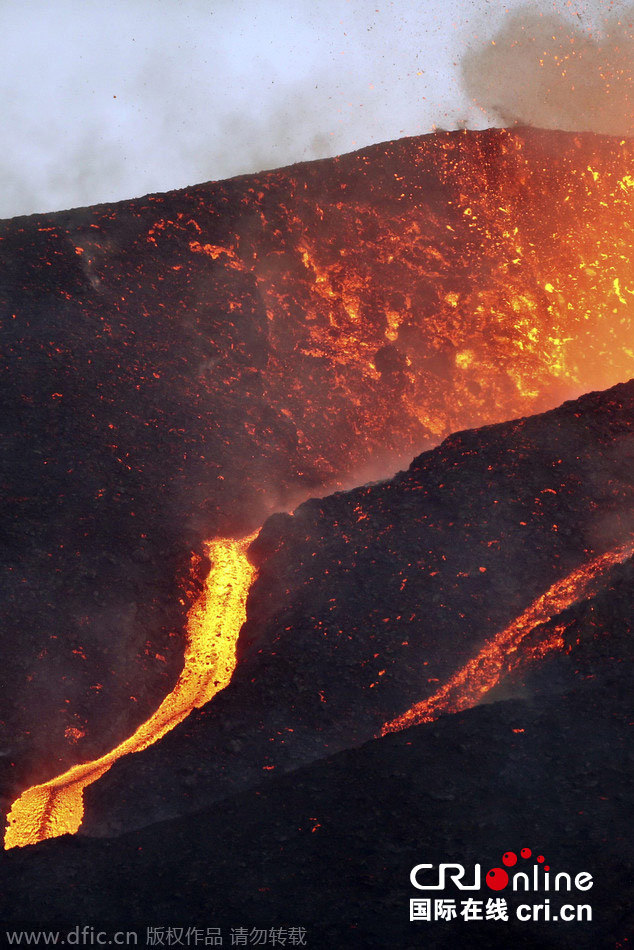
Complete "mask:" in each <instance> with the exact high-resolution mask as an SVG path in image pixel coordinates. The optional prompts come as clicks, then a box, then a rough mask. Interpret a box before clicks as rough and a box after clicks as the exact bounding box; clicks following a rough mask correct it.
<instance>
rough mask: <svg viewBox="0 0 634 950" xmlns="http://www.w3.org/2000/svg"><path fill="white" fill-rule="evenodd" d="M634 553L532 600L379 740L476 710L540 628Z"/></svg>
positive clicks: (626, 548) (613, 554) (620, 554)
mask: <svg viewBox="0 0 634 950" xmlns="http://www.w3.org/2000/svg"><path fill="white" fill-rule="evenodd" d="M633 553H634V543H632V542H630V543H628V544H624V545H622V546H621V547H618V548H614V549H613V550H611V551H607V552H606V553H605V554H601V555H600V556H599V557H596V558H595V559H594V560H593V561H590V562H589V563H588V564H583V565H582V566H581V567H578V568H577V569H576V570H574V571H572V572H571V573H570V574H568V575H567V576H566V577H564V578H562V579H561V580H559V581H557V582H556V583H555V584H553V585H552V587H549V588H548V590H547V591H546V593H544V594H542V595H541V597H538V598H537V600H534V601H533V603H532V604H531V605H530V607H528V608H527V609H526V610H525V611H524V613H522V614H520V616H519V617H517V619H516V620H514V621H513V623H512V624H510V625H509V626H508V627H506V628H505V629H504V630H502V631H501V632H500V633H498V634H497V636H495V637H494V638H493V639H492V640H490V641H489V642H487V643H485V645H484V646H483V647H482V649H481V650H480V652H479V653H478V655H477V656H476V657H474V658H473V659H472V660H469V662H468V663H466V664H465V665H464V666H463V667H462V669H460V670H458V672H457V673H454V675H453V676H452V677H451V678H450V679H449V680H448V681H447V682H446V683H445V684H444V686H441V688H440V689H439V690H437V692H435V693H434V694H433V695H432V696H430V697H429V698H428V699H425V700H422V701H421V702H420V703H416V704H415V705H414V706H412V707H411V709H408V710H407V712H404V713H403V714H402V715H401V716H397V717H396V719H392V720H391V721H390V722H386V723H385V725H384V726H383V729H382V730H381V735H383V736H384V735H386V734H387V733H388V732H399V731H400V730H401V729H407V728H409V726H416V725H418V724H419V723H422V722H433V720H434V719H437V718H438V716H440V715H441V714H442V713H456V712H460V711H461V710H462V709H469V707H471V706H475V705H477V703H479V702H480V700H481V699H482V697H483V696H484V695H485V694H486V693H488V692H489V690H490V689H492V688H493V687H494V686H496V685H497V683H498V682H499V680H500V677H501V676H502V674H503V673H504V671H505V669H506V668H507V667H508V665H509V664H510V665H511V666H517V665H519V663H513V662H512V661H511V660H510V655H511V654H513V653H515V652H516V651H517V650H518V648H519V646H520V644H521V643H522V640H523V639H524V638H525V637H527V636H528V635H529V634H530V633H531V632H532V631H533V630H534V629H535V627H537V626H538V625H539V624H543V623H547V622H548V621H549V620H551V619H552V617H555V616H557V614H559V613H561V611H562V610H565V609H566V608H567V607H570V606H571V605H572V604H575V603H577V602H578V601H580V600H582V599H584V598H585V597H588V596H589V595H590V593H591V591H592V582H593V581H594V580H596V578H598V577H601V576H602V575H603V574H605V573H607V571H609V570H610V568H611V567H613V566H614V565H615V564H620V563H621V562H622V561H624V560H626V558H628V557H631V556H632V554H633ZM556 646H558V647H559V648H561V646H563V641H562V639H561V636H560V635H559V632H558V631H557V632H556V635H555V636H554V637H553V638H552V639H551V640H550V641H547V640H544V641H543V642H542V644H541V647H542V649H541V654H542V655H543V654H544V653H546V652H548V650H549V649H553V648H555V647H556ZM539 655H540V650H539V648H537V649H536V648H534V647H533V648H532V649H529V650H528V653H527V658H528V659H531V658H534V657H535V656H539Z"/></svg>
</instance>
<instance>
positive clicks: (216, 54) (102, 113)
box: [0, 0, 631, 217]
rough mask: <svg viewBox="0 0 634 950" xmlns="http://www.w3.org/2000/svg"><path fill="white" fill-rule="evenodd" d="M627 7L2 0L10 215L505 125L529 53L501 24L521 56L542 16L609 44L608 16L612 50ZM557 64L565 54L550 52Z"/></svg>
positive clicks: (432, 1) (602, 0)
mask: <svg viewBox="0 0 634 950" xmlns="http://www.w3.org/2000/svg"><path fill="white" fill-rule="evenodd" d="M628 10H631V7H629V6H628V5H627V4H625V3H619V2H617V0H615V2H610V0H585V2H584V0H579V2H577V0H550V2H538V0H535V2H530V3H526V2H525V0H506V2H497V0H477V2H475V0H474V2H469V0H418V2H417V0H395V2H384V0H371V2H366V0H292V2H291V0H0V53H1V55H0V77H1V82H2V97H1V99H0V110H1V129H2V147H1V150H0V178H1V180H2V190H1V193H0V194H1V203H0V216H3V217H9V216H12V215H16V214H25V213H30V212H33V211H50V210H57V209H61V208H69V207H75V206H77V205H82V204H94V203H96V202H99V201H106V200H113V199H120V198H129V197H135V196H140V195H143V194H146V193H148V192H152V191H164V190H167V189H170V188H177V187H183V186H186V185H189V184H194V183H197V182H200V181H207V180H209V179H218V178H225V177H228V176H231V175H236V174H240V173H243V172H249V171H259V170H261V169H263V168H272V167H277V166H280V165H285V164H290V163H292V162H295V161H301V160H304V159H309V158H317V157H322V156H327V155H336V154H340V153H342V152H346V151H351V150H353V149H355V148H360V147H362V146H364V145H368V144H370V143H372V142H380V141H384V140H386V139H391V138H397V137H400V136H402V135H415V134H419V133H423V132H429V131H431V130H432V129H433V128H434V126H435V125H439V126H442V127H446V128H455V127H457V126H458V125H460V124H462V123H467V124H468V125H469V126H471V127H484V126H486V125H491V124H502V122H503V121H505V120H506V118H507V116H506V114H505V110H506V112H508V111H509V108H511V106H508V107H507V105H500V103H498V101H497V98H496V97H498V93H499V91H500V87H502V88H506V86H507V81H506V80H507V78H508V84H509V85H510V83H511V80H512V79H514V81H515V84H516V86H517V84H518V70H517V68H516V65H515V64H516V63H517V62H518V61H519V60H518V57H519V56H520V55H521V53H522V49H521V48H520V47H519V46H517V45H516V44H515V42H510V43H507V46H508V48H506V47H505V49H506V53H504V49H503V47H504V31H505V30H506V33H507V34H508V33H509V30H511V31H512V34H513V36H515V35H516V34H518V31H519V32H520V33H523V34H524V38H525V39H526V38H527V37H528V32H526V30H525V28H524V26H523V25H522V23H523V19H522V18H524V19H526V18H528V22H529V23H532V27H531V30H532V32H531V33H530V47H529V46H526V49H525V50H524V53H525V56H527V57H533V58H534V57H535V56H537V58H538V59H539V57H540V56H542V64H541V66H542V68H543V66H544V63H543V55H545V54H543V50H542V47H543V46H544V45H545V41H543V38H542V37H539V38H538V40H536V37H535V35H534V34H535V29H534V27H535V23H537V26H538V30H539V29H541V28H542V27H543V31H545V35H546V34H547V35H546V39H547V40H548V37H549V36H550V35H551V34H552V35H553V42H554V41H555V32H556V33H557V44H559V45H558V48H561V45H562V42H563V41H562V39H561V36H560V34H563V33H566V31H570V32H571V33H575V34H576V36H577V40H578V39H579V36H580V35H581V36H582V37H585V42H586V45H588V44H589V46H588V48H590V47H592V50H593V52H595V53H596V51H597V49H599V50H600V51H601V53H602V50H603V48H604V47H603V46H602V45H601V44H602V43H603V44H604V45H605V42H607V39H606V38H608V34H610V30H609V29H608V28H607V27H606V23H608V22H610V23H611V24H612V33H611V34H610V36H611V42H612V45H613V46H614V29H616V31H617V33H618V31H619V30H620V29H621V21H620V20H619V19H618V17H619V16H621V15H626V16H627V15H628ZM513 17H515V19H513ZM537 17H541V19H540V20H537V19H536V18H537ZM615 23H616V24H617V26H616V27H614V24H615ZM622 28H623V30H624V31H626V32H627V33H628V35H629V23H628V24H623V27H622ZM553 31H554V32H553ZM529 32H530V30H529ZM496 36H499V37H501V39H500V40H499V41H498V43H497V45H496V40H495V37H496ZM548 42H550V40H548ZM537 47H539V49H538V48H537ZM576 48H579V42H577V47H576ZM498 50H499V52H498ZM540 50H541V52H540ZM551 52H552V51H551ZM627 52H628V53H629V52H630V51H629V50H628V51H627ZM542 54H543V55H542ZM491 55H495V56H496V57H497V59H496V60H495V62H494V63H490V61H489V59H488V57H490V56H491ZM469 57H470V58H469ZM465 58H466V59H467V60H468V62H469V64H470V65H469V72H468V81H467V80H465V74H464V62H465ZM549 62H552V63H553V64H557V68H559V65H560V63H559V58H558V57H557V55H555V56H554V59H552V57H551V60H549ZM582 66H583V72H584V74H585V73H587V69H586V66H585V61H584V63H583V64H582ZM598 70H599V73H600V75H601V77H602V78H601V80H600V81H601V82H604V80H605V75H604V73H603V72H601V68H600V67H598ZM519 73H520V74H521V70H520V71H519ZM507 74H508V76H507ZM540 75H542V74H540ZM487 77H488V79H487ZM630 78H631V77H630ZM489 79H490V80H491V81H489ZM520 79H521V76H520ZM479 80H482V81H481V82H479ZM485 80H486V82H485ZM487 82H488V86H487ZM628 82H629V79H628ZM483 83H484V85H483ZM520 85H521V83H520ZM573 89H574V86H573ZM487 90H488V91H487ZM474 91H475V92H477V96H478V97H479V98H478V102H479V105H477V104H475V103H474V101H473V99H474ZM516 98H517V95H516ZM614 98H615V97H614V96H613V101H614ZM518 108H520V109H521V108H523V107H522V106H517V105H516V102H515V100H513V103H512V109H515V110H517V109H518ZM599 111H601V110H599ZM529 118H530V120H531V121H532V120H533V118H534V117H532V116H531V117H529ZM539 118H540V117H539V115H537V117H536V118H535V121H536V122H539ZM553 121H558V119H557V120H553ZM588 122H591V120H590V119H589V120H588Z"/></svg>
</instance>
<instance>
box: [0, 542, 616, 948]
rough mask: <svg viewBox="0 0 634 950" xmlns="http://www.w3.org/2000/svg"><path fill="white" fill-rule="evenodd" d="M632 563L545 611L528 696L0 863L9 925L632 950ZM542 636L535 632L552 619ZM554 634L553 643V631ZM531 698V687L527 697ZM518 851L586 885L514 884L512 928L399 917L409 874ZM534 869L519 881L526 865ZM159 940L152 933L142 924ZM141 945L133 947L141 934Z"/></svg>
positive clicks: (338, 942)
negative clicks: (558, 917) (209, 801)
mask: <svg viewBox="0 0 634 950" xmlns="http://www.w3.org/2000/svg"><path fill="white" fill-rule="evenodd" d="M633 616H634V563H633V561H632V560H631V559H630V560H628V561H626V562H625V563H624V564H622V565H620V566H618V567H616V568H614V569H613V571H612V572H611V575H610V577H609V579H607V578H606V583H605V584H604V585H603V586H602V588H601V589H600V590H598V591H597V592H596V593H595V594H594V595H592V596H590V597H589V598H588V599H587V600H585V601H583V602H581V603H578V604H576V605H574V606H572V607H570V608H568V609H566V610H565V611H563V613H562V614H561V615H560V616H558V617H557V618H554V619H553V621H552V625H559V626H561V625H563V626H564V627H565V633H564V634H563V637H564V640H565V649H564V650H562V651H560V652H557V653H551V654H550V658H547V659H546V660H545V661H544V662H542V663H541V664H538V665H534V666H533V667H532V673H530V674H529V675H528V676H525V677H524V682H523V689H524V691H525V695H524V697H523V698H515V699H506V700H503V701H498V702H493V703H489V704H484V705H481V706H478V707H476V708H473V709H468V710H465V711H463V712H460V713H457V714H452V715H446V716H443V717H442V718H440V719H439V720H437V721H436V722H432V723H425V724H422V725H419V726H414V727H412V728H409V729H407V730H405V731H402V732H399V733H397V734H394V735H389V736H386V737H384V738H381V739H377V740H373V741H371V742H369V743H367V744H365V745H363V746H362V747H361V748H358V749H353V750H348V751H344V752H340V753H338V754H336V755H334V756H331V757H330V758H328V759H326V760H323V761H320V762H315V763H313V764H312V765H309V766H305V767H303V768H300V769H298V770H296V771H294V772H292V773H289V774H286V775H275V774H274V775H273V777H272V778H270V779H269V781H267V782H266V784H262V785H261V786H260V787H259V788H257V789H254V790H251V791H246V792H243V793H241V794H238V795H235V796H233V797H229V798H226V799H225V800H224V801H221V802H218V803H216V804H215V805H213V806H212V807H211V808H209V809H206V810H204V811H202V812H197V813H194V814H190V815H186V816H183V817H181V818H178V819H174V820H172V821H169V822H163V823H160V824H158V825H153V826H150V827H146V828H144V829H142V830H139V831H136V832H131V833H129V834H126V835H123V836H121V837H115V838H109V839H90V838H85V837H77V836H76V837H72V838H71V837H66V838H62V839H57V840H54V841H49V842H45V843H44V844H42V845H38V846H36V847H35V848H26V849H14V850H13V851H10V852H5V853H3V855H2V858H1V859H0V886H1V890H2V894H3V906H4V908H5V911H4V913H3V927H5V926H7V927H9V928H10V927H11V922H12V921H16V922H18V921H19V922H20V924H21V926H22V927H23V926H24V921H30V922H31V926H33V922H37V925H38V926H45V925H46V924H51V925H53V926H54V927H56V926H58V925H61V924H63V925H67V926H69V927H70V926H75V924H76V921H77V920H78V919H79V920H82V921H83V920H90V921H93V922H95V921H99V922H100V923H101V925H102V926H103V928H104V929H114V928H117V929H121V928H124V927H127V926H128V925H129V926H130V927H132V928H133V929H134V928H136V929H137V932H140V933H141V934H142V935H143V936H144V935H145V932H146V931H145V927H146V926H152V927H156V926H158V925H160V924H163V923H166V922H168V921H169V922H170V924H171V925H176V926H179V925H181V924H184V925H185V926H188V925H189V926H191V925H192V922H193V921H197V922H200V924H201V926H202V925H204V926H213V927H220V928H222V930H223V935H224V941H225V943H227V942H228V941H229V940H230V939H231V932H232V928H234V929H235V928H240V927H242V928H244V927H246V928H247V931H248V932H249V933H250V932H251V931H252V930H253V929H256V930H262V929H266V930H267V931H268V929H269V928H280V927H281V928H285V931H286V933H288V931H289V928H291V927H295V928H297V927H304V928H306V931H307V933H306V936H305V938H304V940H305V943H306V945H307V946H313V947H327V946H336V947H339V946H346V947H351V948H355V950H356V948H359V950H365V948H382V947H386V946H394V947H399V948H403V950H410V948H412V950H413V948H415V947H420V946H421V941H423V942H424V945H425V946H426V947H430V948H434V950H452V948H454V947H455V946H456V941H457V940H463V941H465V944H466V945H468V946H469V947H473V948H482V950H492V948H496V950H497V948H500V950H507V948H508V947H509V946H514V947H515V946H517V947H520V948H527V950H528V948H536V947H540V948H567V950H572V948H576V947H580V948H595V947H601V948H603V947H606V948H608V947H620V948H626V947H627V946H628V939H629V936H630V935H631V934H632V932H633V931H634V916H633V913H632V907H633V906H634V892H633V890H632V882H633V881H634V865H633V861H632V855H633V854H634V835H633V830H632V822H631V814H632V807H633V804H634V803H633V801H632V795H633V793H632V782H631V769H632V742H631V729H632V725H631V723H632V714H633V710H632V688H631V663H632V660H633V659H634V656H633V655H632V651H633V643H634V640H633V637H632V617H633ZM547 626H548V625H547ZM548 632H550V631H547V633H548ZM527 691H528V692H527ZM524 847H529V848H531V850H532V852H533V857H532V859H531V861H530V862H523V863H526V864H527V865H534V864H535V860H534V858H535V855H538V854H543V855H544V856H545V858H546V862H547V863H548V864H549V867H550V869H551V873H552V874H554V873H558V872H559V871H561V870H565V871H568V872H569V873H570V872H571V873H573V874H576V873H578V872H580V871H586V872H589V873H591V874H592V876H593V881H594V883H593V887H592V889H591V890H589V891H585V892H574V891H573V893H568V892H558V893H557V892H552V891H551V892H550V893H549V894H548V895H544V893H543V891H542V892H540V893H539V894H537V895H533V894H524V893H513V892H511V891H510V890H509V889H507V890H506V891H502V892H490V891H488V890H487V888H486V887H484V888H483V889H482V891H481V892H479V893H476V894H475V895H473V894H470V895H466V894H464V893H461V892H455V894H454V893H453V892H452V893H451V894H445V897H448V898H449V899H453V898H455V899H456V902H457V906H458V908H460V903H459V902H460V900H461V899H464V898H465V897H466V896H474V897H475V898H476V899H479V900H483V901H484V902H486V900H487V899H488V898H490V897H493V898H499V897H503V898H504V899H505V900H506V901H507V905H508V911H509V920H508V921H499V920H498V921H494V920H486V921H477V920H470V921H464V920H463V919H462V918H461V917H460V916H458V918H457V919H455V920H452V921H446V920H443V921H439V922H437V923H434V922H429V921H419V922H412V923H410V922H409V900H410V898H420V897H421V896H423V897H424V896H425V895H424V894H422V893H421V892H417V891H415V890H414V889H413V888H412V887H411V886H410V883H409V873H410V870H411V869H412V867H414V866H415V865H416V864H419V863H421V862H428V863H435V864H437V863H439V862H442V861H452V862H459V863H461V864H463V865H464V866H466V867H467V868H468V869H471V868H472V866H473V864H475V863H476V862H479V863H481V864H482V868H483V874H484V873H486V870H487V869H488V868H490V867H496V866H498V865H499V864H500V859H501V856H502V854H503V853H505V852H507V851H515V852H516V853H519V851H520V849H521V848H524ZM531 873H532V870H531ZM544 896H548V897H549V899H550V903H551V907H552V913H553V914H555V913H557V911H558V909H559V907H560V905H561V904H562V903H567V902H570V903H573V904H577V903H580V904H584V905H590V906H591V908H592V910H593V917H592V920H591V921H584V922H582V923H566V924H563V923H562V922H561V921H559V922H555V921H552V920H551V921H550V922H549V923H545V922H543V921H537V922H535V921H529V922H520V921H518V919H517V916H516V908H517V905H518V904H519V903H528V904H533V903H541V904H543V902H544ZM154 932H156V931H154ZM139 942H141V941H139Z"/></svg>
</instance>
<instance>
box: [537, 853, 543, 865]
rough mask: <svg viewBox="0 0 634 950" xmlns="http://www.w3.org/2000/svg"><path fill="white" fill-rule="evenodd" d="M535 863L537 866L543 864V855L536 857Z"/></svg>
mask: <svg viewBox="0 0 634 950" xmlns="http://www.w3.org/2000/svg"><path fill="white" fill-rule="evenodd" d="M537 863H538V864H543V863H544V855H543V854H540V855H538V856H537Z"/></svg>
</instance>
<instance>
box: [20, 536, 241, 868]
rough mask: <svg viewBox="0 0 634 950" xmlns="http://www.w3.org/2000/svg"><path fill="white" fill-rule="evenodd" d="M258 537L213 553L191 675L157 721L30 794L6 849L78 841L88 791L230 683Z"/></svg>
mask: <svg viewBox="0 0 634 950" xmlns="http://www.w3.org/2000/svg"><path fill="white" fill-rule="evenodd" d="M254 537H255V535H251V536H250V537H247V538H243V539H241V540H239V541H236V540H231V539H221V540H216V541H212V542H211V543H210V544H209V545H208V546H207V552H208V555H209V558H210V561H211V564H212V567H211V570H210V572H209V576H208V578H207V581H206V583H205V587H204V590H203V592H202V594H201V596H200V598H199V599H198V600H197V601H196V603H195V604H194V605H193V607H192V608H191V610H190V612H189V616H188V624H187V647H186V650H185V657H184V666H183V670H182V673H181V675H180V676H179V678H178V681H177V683H176V685H175V687H174V689H173V690H172V692H171V693H169V695H168V696H166V697H165V699H164V700H163V702H162V703H161V705H160V706H159V708H158V709H157V710H156V712H155V713H154V715H153V716H151V717H150V719H148V720H147V722H145V723H143V725H141V726H140V727H139V728H138V729H137V730H136V732H135V733H134V734H133V735H132V736H130V738H129V739H126V740H125V741H124V742H122V743H121V744H120V745H118V746H117V747H116V748H115V749H113V750H112V751H111V752H108V753H107V754H106V755H103V756H102V757H101V758H99V759H95V760H94V761H92V762H85V763H81V764H79V765H75V766H73V767H72V768H70V769H68V771H67V772H64V773H63V775H58V776H57V777H56V778H53V779H51V780H50V781H48V782H44V783H43V784H41V785H34V786H33V787H32V788H29V789H27V790H26V791H25V792H23V793H22V795H21V796H20V797H19V798H18V799H17V800H16V801H15V802H14V803H13V807H12V809H11V812H10V813H9V817H8V827H7V831H6V834H5V839H4V845H5V848H7V849H8V848H14V847H16V846H19V847H21V846H23V845H27V844H36V843H37V842H39V841H43V840H44V839H46V838H56V837H58V836H59V835H62V834H74V833H75V832H76V831H77V829H78V828H79V826H80V825H81V822H82V819H83V814H84V806H83V791H84V789H85V788H86V786H87V785H90V784H92V783H93V782H96V781H97V779H99V778H101V776H102V775H103V774H104V773H105V772H107V771H108V769H109V768H110V767H111V765H112V764H113V763H114V762H116V760H117V759H120V758H121V756H124V755H128V754H129V753H131V752H140V751H141V750H142V749H146V748H147V747H148V746H150V745H152V744H153V743H154V742H157V741H158V740H159V739H161V738H162V737H163V736H164V735H165V734H166V733H167V732H169V731H170V729H173V728H174V726H176V725H178V723H180V722H182V721H183V719H185V718H186V717H187V716H188V715H189V713H190V712H191V711H192V710H193V709H194V708H196V707H200V706H204V704H205V703H207V702H209V700H210V699H211V698H212V697H213V696H215V695H216V693H218V692H219V691H220V690H221V689H224V687H225V686H226V685H227V684H228V683H229V681H230V679H231V676H232V674H233V670H234V668H235V665H236V641H237V639H238V634H239V633H240V629H241V627H242V624H243V623H244V620H245V617H246V600H247V594H248V591H249V588H250V586H251V583H252V581H253V578H254V575H255V568H254V567H253V566H252V565H251V564H250V563H249V561H248V559H247V556H246V549H247V548H248V546H249V544H250V543H251V541H252V540H253V538H254Z"/></svg>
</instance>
